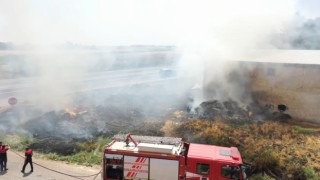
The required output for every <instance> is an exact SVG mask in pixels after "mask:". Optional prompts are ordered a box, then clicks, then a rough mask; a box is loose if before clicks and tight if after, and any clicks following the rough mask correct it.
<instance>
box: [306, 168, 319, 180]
mask: <svg viewBox="0 0 320 180" xmlns="http://www.w3.org/2000/svg"><path fill="white" fill-rule="evenodd" d="M303 174H304V176H305V177H306V179H308V180H318V179H319V178H320V177H319V176H318V175H317V173H316V172H315V171H314V169H313V168H310V167H307V168H304V169H303Z"/></svg>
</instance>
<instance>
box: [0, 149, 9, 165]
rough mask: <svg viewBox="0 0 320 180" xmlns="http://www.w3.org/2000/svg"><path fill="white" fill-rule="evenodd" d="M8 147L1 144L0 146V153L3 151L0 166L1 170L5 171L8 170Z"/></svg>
mask: <svg viewBox="0 0 320 180" xmlns="http://www.w3.org/2000/svg"><path fill="white" fill-rule="evenodd" d="M9 149H10V146H9V145H2V146H1V151H0V152H1V153H3V154H2V156H3V166H2V168H3V169H2V170H3V171H6V170H8V169H7V161H8V158H7V151H8V150H9Z"/></svg>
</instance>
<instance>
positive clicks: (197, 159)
mask: <svg viewBox="0 0 320 180" xmlns="http://www.w3.org/2000/svg"><path fill="white" fill-rule="evenodd" d="M102 166H103V167H102V169H103V171H102V179H103V180H227V179H239V180H245V179H247V175H246V173H245V170H246V166H244V165H242V158H241V155H240V153H239V151H238V149H237V148H235V147H230V148H229V147H220V146H213V145H206V144H195V143H186V142H183V141H182V140H181V138H171V137H154V136H136V135H130V134H128V135H116V136H115V137H114V140H113V141H112V142H111V143H109V144H108V145H106V147H105V150H104V155H103V163H102Z"/></svg>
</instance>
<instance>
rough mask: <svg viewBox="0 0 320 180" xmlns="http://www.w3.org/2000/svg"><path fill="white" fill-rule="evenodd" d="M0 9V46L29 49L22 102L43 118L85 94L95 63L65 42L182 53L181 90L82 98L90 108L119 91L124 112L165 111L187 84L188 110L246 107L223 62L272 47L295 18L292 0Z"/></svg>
mask: <svg viewBox="0 0 320 180" xmlns="http://www.w3.org/2000/svg"><path fill="white" fill-rule="evenodd" d="M1 4H2V5H1V6H0V41H10V42H13V43H17V44H20V45H21V44H22V45H23V44H26V46H28V45H29V47H30V46H31V45H32V48H29V51H28V52H30V55H26V56H25V57H23V62H24V63H25V64H26V67H28V73H29V74H33V75H36V76H37V78H36V79H35V80H34V81H33V82H32V83H33V84H32V87H33V88H32V89H30V91H28V92H27V93H26V94H24V97H28V100H30V99H31V100H32V101H33V104H36V105H37V106H38V107H39V108H40V109H42V110H43V111H44V112H45V111H48V110H59V109H63V108H64V107H65V106H68V105H70V104H72V103H73V102H74V101H75V100H74V99H72V97H71V96H66V94H68V93H69V92H72V91H73V90H81V89H82V88H83V89H85V87H84V84H83V81H81V80H82V79H83V77H84V75H85V74H86V73H87V72H88V71H89V69H90V68H91V67H93V66H95V65H96V63H97V62H96V61H93V59H96V57H95V56H96V54H95V55H92V54H86V53H79V52H74V51H73V52H71V51H70V49H69V48H66V47H65V46H57V44H64V43H65V42H72V43H79V44H83V45H88V46H90V45H100V46H101V45H123V44H125V45H132V44H149V45H159V44H166V45H167V44H169V45H175V46H177V48H178V50H177V51H178V52H179V54H180V55H181V57H180V60H179V64H178V68H179V72H178V75H179V76H183V77H184V76H188V77H192V78H190V79H188V80H187V81H186V82H184V83H182V84H183V85H180V86H176V84H177V82H176V81H168V83H167V85H166V87H161V90H159V89H157V88H145V86H140V87H135V88H132V89H130V90H124V88H123V89H121V90H106V91H103V92H102V91H100V94H96V93H92V94H91V93H88V94H87V95H86V96H87V99H91V102H90V103H92V104H93V105H106V104H107V103H108V102H110V101H108V99H112V96H114V95H115V94H119V93H123V94H126V95H127V96H128V97H131V98H129V99H130V101H124V102H123V103H122V104H125V106H126V107H127V106H135V107H139V108H141V109H143V111H144V112H146V114H148V113H150V114H152V113H151V112H152V111H155V110H154V109H155V108H154V107H155V106H157V107H158V106H162V107H161V108H162V109H165V107H167V106H168V105H169V104H176V103H177V102H176V101H177V97H176V96H179V95H180V96H183V95H184V93H185V92H187V91H189V90H190V89H191V86H190V84H192V85H194V91H195V94H194V95H193V96H194V97H193V98H195V99H194V102H195V103H194V106H197V105H199V104H200V103H201V102H203V101H205V100H209V99H219V100H225V99H229V98H231V99H234V100H237V101H239V102H243V103H247V102H248V101H250V97H247V96H243V95H244V94H245V93H246V92H247V90H246V88H245V87H244V86H245V85H246V84H247V83H248V81H247V79H246V78H241V74H242V73H241V72H236V73H235V74H231V75H230V72H232V71H234V69H239V67H238V66H235V65H234V64H231V65H230V64H228V63H226V62H228V61H229V60H237V57H238V56H240V55H243V54H246V53H250V50H251V49H259V48H271V47H272V46H271V45H270V44H269V42H270V38H269V37H270V35H272V34H273V33H275V32H281V31H282V30H283V27H284V23H285V22H287V21H289V20H290V19H291V18H292V16H293V14H294V13H295V10H294V1H292V0H282V1H281V2H279V1H277V0H243V1H232V0H224V1H220V0H203V1H183V0H178V1H172V0H163V1H150V0H141V1H138V2H135V1H126V0H119V1H102V0H101V1H99V0H97V1H92V3H88V2H87V1H78V0H77V1H68V2H65V1H31V2H29V1H19V2H18V1H2V3H1ZM62 4H63V5H62ZM114 57H115V56H112V55H110V56H109V55H108V57H106V58H104V59H105V61H106V62H107V63H106V64H109V62H110V61H112V62H114V61H116V59H115V58H114ZM110 64H112V63H111V62H110ZM136 65H137V64H135V66H134V67H139V66H136ZM104 70H109V69H108V68H106V69H104ZM230 77H236V78H231V80H230ZM70 79H72V80H70ZM133 83H134V82H133ZM199 88H200V89H201V90H200V92H199ZM211 89H214V91H211ZM114 91H117V92H114ZM159 91H160V92H159ZM137 94H138V95H137ZM135 95H137V96H136V97H135V98H132V96H135ZM144 95H148V97H152V98H148V100H149V102H146V101H145V99H143V96H144ZM115 96H116V95H115ZM173 97H175V98H173ZM123 99H126V97H124V98H123ZM78 100H79V98H78ZM80 100H83V99H80ZM80 100H79V101H80ZM128 102H130V103H129V105H128ZM151 102H153V103H151ZM117 103H118V102H117ZM118 104H121V103H118ZM159 113H160V112H159Z"/></svg>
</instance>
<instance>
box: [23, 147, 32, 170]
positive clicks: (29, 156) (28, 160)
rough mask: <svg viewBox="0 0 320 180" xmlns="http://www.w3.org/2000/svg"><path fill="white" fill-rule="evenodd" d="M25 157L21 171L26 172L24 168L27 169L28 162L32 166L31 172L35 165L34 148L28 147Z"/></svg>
mask: <svg viewBox="0 0 320 180" xmlns="http://www.w3.org/2000/svg"><path fill="white" fill-rule="evenodd" d="M24 155H25V159H24V164H23V167H22V170H21V172H22V173H24V170H25V169H26V166H27V164H28V163H30V166H31V172H33V165H32V149H30V148H26V152H25V154H24Z"/></svg>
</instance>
